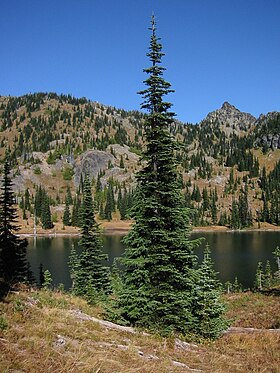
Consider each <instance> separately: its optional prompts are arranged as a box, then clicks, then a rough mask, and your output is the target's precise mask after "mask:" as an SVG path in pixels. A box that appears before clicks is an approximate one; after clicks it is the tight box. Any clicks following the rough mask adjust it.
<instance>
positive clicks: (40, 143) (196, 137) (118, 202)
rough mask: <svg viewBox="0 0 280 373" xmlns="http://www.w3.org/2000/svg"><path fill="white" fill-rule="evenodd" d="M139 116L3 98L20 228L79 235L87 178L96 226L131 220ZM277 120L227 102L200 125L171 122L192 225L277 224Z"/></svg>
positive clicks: (69, 100) (0, 105) (4, 141)
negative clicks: (63, 229)
mask: <svg viewBox="0 0 280 373" xmlns="http://www.w3.org/2000/svg"><path fill="white" fill-rule="evenodd" d="M143 120H144V114H143V113H141V112H139V111H131V112H127V111H125V110H121V109H116V108H114V107H106V106H104V105H102V104H100V103H97V102H92V101H89V100H87V99H86V98H79V99H78V98H74V97H72V96H70V95H67V96H66V95H57V94H55V93H35V94H28V95H25V96H21V97H0V157H1V160H3V159H4V155H5V152H6V151H7V152H8V153H9V154H10V157H11V160H12V166H13V173H14V175H13V176H14V183H15V186H14V187H15V189H16V193H17V197H18V204H19V207H20V216H21V217H22V219H23V220H22V222H23V225H26V226H33V224H34V216H36V220H37V223H38V224H39V225H41V226H42V227H43V228H45V229H49V228H52V227H53V226H54V224H56V223H57V222H63V224H64V226H69V225H72V226H79V208H80V203H81V198H80V192H81V187H82V184H83V179H84V175H85V173H88V174H89V177H90V179H91V181H92V185H93V193H94V201H95V209H96V212H97V215H98V218H99V219H100V220H101V219H105V220H111V219H114V220H119V219H121V220H125V219H129V218H130V209H131V207H132V205H133V190H134V187H135V179H134V173H135V171H136V170H137V169H139V166H140V164H141V153H142V150H143V149H144V147H145V138H144V137H143ZM279 127H280V113H278V112H273V113H268V114H267V115H261V116H260V117H259V118H258V119H256V118H254V117H253V116H252V115H251V114H248V113H242V112H240V111H239V110H238V109H236V108H235V107H234V106H232V105H230V104H229V103H227V102H225V103H224V104H223V105H222V107H221V108H220V109H218V110H216V111H214V112H212V113H209V114H208V115H207V117H206V118H205V119H204V120H203V121H202V122H201V123H199V124H190V123H187V124H185V123H181V122H179V121H176V122H175V123H174V124H173V125H171V127H170V131H171V132H172V133H173V134H175V135H176V137H177V139H178V142H179V146H178V149H177V152H176V157H177V161H178V167H179V169H180V171H181V174H182V180H181V186H182V189H183V191H184V195H185V203H186V206H187V207H189V208H191V209H193V214H192V224H193V225H194V226H206V225H222V226H228V227H229V228H232V229H240V228H244V227H250V226H253V225H254V226H255V227H258V226H259V227H260V226H264V224H267V223H268V224H273V225H276V226H277V225H278V226H279V225H280V197H279V196H280V193H279V192H280V191H279V188H280V187H279V173H280V162H279V160H280V136H279Z"/></svg>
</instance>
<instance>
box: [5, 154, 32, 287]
mask: <svg viewBox="0 0 280 373" xmlns="http://www.w3.org/2000/svg"><path fill="white" fill-rule="evenodd" d="M10 171H11V169H10V163H9V160H8V157H7V156H6V160H5V163H4V172H3V180H2V187H1V191H2V193H1V196H0V278H2V279H3V280H4V281H5V282H7V283H9V284H13V283H17V282H20V281H24V280H28V276H29V267H28V264H27V259H26V248H27V244H28V243H27V240H26V239H20V238H19V237H18V236H17V235H16V234H15V232H17V231H18V229H19V227H18V225H17V209H16V207H15V199H14V192H13V190H12V180H11V177H10Z"/></svg>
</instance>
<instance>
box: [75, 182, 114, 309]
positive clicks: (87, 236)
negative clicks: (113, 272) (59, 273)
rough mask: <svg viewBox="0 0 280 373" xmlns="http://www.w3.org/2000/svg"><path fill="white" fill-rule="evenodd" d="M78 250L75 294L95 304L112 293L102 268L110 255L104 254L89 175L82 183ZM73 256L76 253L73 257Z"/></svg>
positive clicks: (105, 270)
mask: <svg viewBox="0 0 280 373" xmlns="http://www.w3.org/2000/svg"><path fill="white" fill-rule="evenodd" d="M79 247H81V249H82V252H81V254H80V256H79V257H78V258H77V259H75V260H74V265H72V267H71V268H70V270H71V276H72V279H73V278H74V280H75V281H74V287H73V291H74V292H75V294H77V295H82V296H85V297H86V298H87V299H88V300H89V301H90V302H94V301H95V299H94V298H95V297H96V296H97V295H98V294H99V293H101V294H102V293H106V292H108V291H109V288H110V283H109V270H108V267H105V266H104V265H103V262H104V260H106V259H107V255H105V254H103V253H102V241H101V233H100V229H99V227H98V224H97V223H96V221H95V218H94V208H93V199H92V192H91V185H90V181H89V178H88V176H86V177H85V179H84V182H83V202H82V209H81V239H80V241H79ZM71 255H72V257H73V253H72V254H71Z"/></svg>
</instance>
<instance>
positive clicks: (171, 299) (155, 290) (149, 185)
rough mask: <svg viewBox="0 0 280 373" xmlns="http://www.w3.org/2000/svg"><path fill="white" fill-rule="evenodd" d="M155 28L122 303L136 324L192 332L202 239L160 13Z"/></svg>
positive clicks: (170, 330) (153, 21)
mask: <svg viewBox="0 0 280 373" xmlns="http://www.w3.org/2000/svg"><path fill="white" fill-rule="evenodd" d="M151 31H152V35H151V40H150V47H149V52H148V54H147V56H148V57H149V60H150V62H151V67H149V68H147V69H145V70H144V72H146V73H147V74H148V75H149V77H148V78H147V79H146V80H145V82H144V83H145V84H146V86H147V89H145V90H143V91H142V92H140V94H141V95H142V97H143V99H144V102H143V104H142V109H146V110H147V111H148V115H147V117H146V123H145V135H146V143H147V145H146V150H145V151H144V153H143V154H144V155H143V158H144V160H145V166H144V168H143V169H142V170H140V171H139V172H138V174H137V181H138V183H137V184H138V186H137V189H136V192H135V198H134V199H135V201H134V203H135V204H134V219H135V223H134V225H133V227H132V229H131V231H130V232H129V234H128V235H127V236H126V238H125V244H126V251H125V254H124V257H123V260H122V263H123V265H124V273H123V289H122V291H121V293H120V295H119V305H120V307H121V314H122V316H123V318H124V319H125V320H127V321H128V322H129V323H131V324H134V325H140V326H142V327H146V328H150V329H151V330H156V331H160V332H162V333H171V332H176V331H177V332H182V333H188V332H189V331H191V330H195V328H196V325H197V324H196V323H197V321H198V319H197V316H196V315H195V314H194V312H193V309H194V305H195V292H196V281H197V280H198V271H197V269H196V263H197V257H196V256H195V255H194V248H195V247H196V246H197V245H198V243H199V240H193V241H191V240H190V238H189V234H190V224H189V220H190V218H189V210H188V209H186V208H185V207H184V199H183V196H182V193H181V186H180V182H179V177H178V173H177V162H176V158H175V155H174V151H175V150H176V149H177V143H176V141H175V139H174V138H173V136H172V135H171V133H170V126H171V125H172V122H173V118H174V114H173V113H172V112H170V111H169V109H170V107H171V106H172V105H171V103H169V102H166V101H164V96H165V95H166V94H168V93H170V92H173V91H172V90H171V89H170V84H169V83H168V82H166V81H165V80H164V78H163V76H162V75H163V71H164V70H165V68H164V67H162V66H161V59H162V57H163V55H164V54H163V52H162V45H161V44H160V42H159V39H158V38H157V36H156V24H155V19H154V17H152V27H151Z"/></svg>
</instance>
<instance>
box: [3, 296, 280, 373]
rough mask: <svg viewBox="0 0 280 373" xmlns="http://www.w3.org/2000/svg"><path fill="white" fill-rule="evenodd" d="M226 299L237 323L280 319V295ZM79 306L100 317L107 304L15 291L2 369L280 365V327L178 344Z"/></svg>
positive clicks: (165, 370)
mask: <svg viewBox="0 0 280 373" xmlns="http://www.w3.org/2000/svg"><path fill="white" fill-rule="evenodd" d="M226 302H227V303H228V308H229V311H228V313H229V316H230V317H231V318H232V319H235V321H234V325H236V326H237V325H238V326H240V325H242V326H251V327H262V328H268V327H272V325H274V324H275V323H276V324H277V323H279V315H280V312H279V298H276V297H266V296H264V295H258V294H236V295H235V296H230V297H226ZM77 309H79V310H81V311H82V312H84V313H86V314H88V315H91V316H94V317H100V318H102V309H101V308H99V307H92V306H89V305H87V304H86V302H85V301H84V300H82V299H79V298H77V297H72V296H71V295H69V294H68V295H67V294H66V295H65V294H61V293H55V292H47V291H40V292H27V291H20V292H19V294H9V295H8V296H7V298H6V299H5V300H4V301H2V302H1V303H0V315H2V316H0V367H1V373H2V372H3V373H8V372H31V373H33V372H34V373H41V372H44V373H45V372H51V373H64V372H67V373H68V372H70V373H71V372H73V373H74V372H75V373H76V372H83V373H87V372H88V373H89V372H90V373H137V372H141V373H158V372H160V373H171V372H174V373H177V372H189V371H190V370H189V369H188V368H187V366H188V367H190V368H192V369H197V370H201V371H203V372H217V373H219V372H221V373H222V372H223V373H224V372H233V373H234V372H275V373H276V372H279V371H280V368H279V358H280V355H279V346H280V334H274V333H273V334H272V333H268V332H267V333H260V334H233V335H226V336H223V337H221V338H220V339H219V340H217V341H215V342H207V341H204V342H201V343H200V344H198V345H197V346H196V347H195V346H186V345H185V346H184V345H183V346H178V345H177V346H176V345H175V343H174V338H167V339H166V338H162V337H159V336H154V335H150V336H149V335H143V334H141V333H136V334H131V333H125V332H120V331H116V330H110V329H106V328H104V327H103V326H101V325H99V324H97V323H95V322H93V321H91V320H88V321H85V320H80V319H79V318H77V316H76V314H75V313H73V312H71V311H72V310H77ZM1 320H2V322H1ZM3 320H4V321H3ZM269 320H270V321H269ZM5 323H6V324H5ZM5 325H6V327H5ZM1 328H2V331H1ZM173 361H177V362H180V363H182V364H185V366H176V365H174V363H173Z"/></svg>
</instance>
